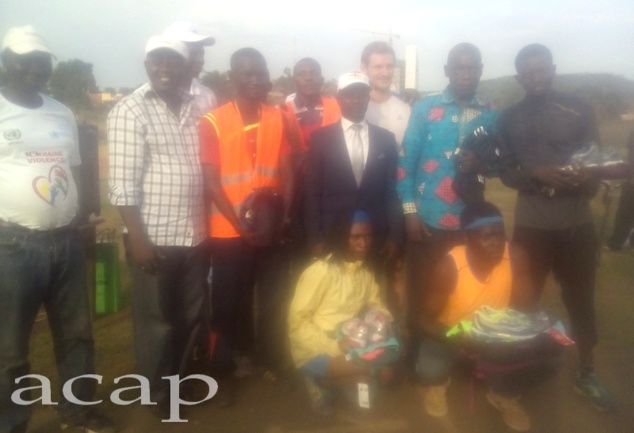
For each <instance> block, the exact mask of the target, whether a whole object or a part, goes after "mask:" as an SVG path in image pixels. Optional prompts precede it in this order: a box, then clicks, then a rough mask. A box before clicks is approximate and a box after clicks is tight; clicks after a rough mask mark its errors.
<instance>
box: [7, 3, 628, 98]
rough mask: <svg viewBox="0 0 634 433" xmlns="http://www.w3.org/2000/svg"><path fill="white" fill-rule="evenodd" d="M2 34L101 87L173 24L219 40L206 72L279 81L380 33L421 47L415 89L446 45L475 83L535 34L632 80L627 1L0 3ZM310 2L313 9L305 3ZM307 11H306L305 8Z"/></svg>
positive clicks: (332, 66)
mask: <svg viewBox="0 0 634 433" xmlns="http://www.w3.org/2000/svg"><path fill="white" fill-rule="evenodd" d="M1 4H2V8H1V9H2V13H1V14H0V32H2V34H3V35H4V33H6V31H7V29H8V28H9V27H12V26H16V25H26V24H32V25H34V26H35V27H36V29H37V30H38V31H39V32H40V33H42V34H43V35H44V36H45V37H46V39H47V40H48V41H49V44H50V45H51V47H52V49H53V50H54V51H55V53H56V55H57V58H58V60H59V61H64V60H69V59H73V58H78V59H81V60H83V61H86V62H90V63H92V64H93V66H94V74H95V78H96V80H97V84H98V85H99V86H100V87H101V88H104V87H117V88H118V87H121V86H126V87H133V86H136V85H138V84H141V83H143V82H144V81H145V79H146V77H145V72H144V69H143V57H144V51H143V50H144V46H145V42H146V41H147V39H148V38H149V37H150V36H152V35H154V34H158V33H161V32H162V31H163V29H164V28H165V27H166V26H167V25H168V24H169V23H170V22H172V21H174V20H189V21H192V22H194V23H195V24H196V25H197V26H198V27H199V29H200V30H201V31H203V32H205V33H207V34H210V35H212V36H214V37H215V38H216V45H215V46H213V47H209V48H207V50H206V53H207V55H206V59H207V63H206V65H205V69H206V70H209V71H211V70H216V69H217V70H219V71H225V70H227V69H228V67H229V57H230V55H231V53H232V52H234V51H235V50H236V49H238V48H242V47H245V46H252V47H254V48H257V49H259V50H261V51H262V52H263V54H264V55H265V57H266V58H267V60H268V63H269V68H270V70H271V76H272V77H277V76H279V75H281V74H282V71H283V70H284V68H285V67H287V66H292V65H293V64H294V62H295V61H296V60H299V59H300V58H302V57H306V56H310V57H315V58H316V59H317V60H318V61H319V62H320V63H321V64H322V67H323V72H324V76H325V77H326V79H331V78H336V77H337V76H338V75H340V74H341V73H344V72H347V71H350V70H353V69H356V68H358V66H359V56H360V53H361V50H362V49H363V47H364V46H365V45H366V44H367V43H369V42H371V41H373V40H376V39H383V40H387V38H388V36H387V33H389V32H390V31H391V32H392V33H394V34H396V35H398V38H397V37H394V38H393V43H394V48H395V50H396V53H397V55H399V56H402V55H403V54H404V51H405V45H407V44H414V45H416V46H417V49H418V64H419V68H418V77H419V78H418V79H419V82H418V88H419V89H423V90H436V89H441V88H443V87H444V85H445V78H444V75H443V65H444V64H445V60H446V55H447V52H448V50H449V49H450V48H451V47H452V46H453V45H455V44H457V43H459V42H463V41H467V42H472V43H474V44H476V45H477V46H478V47H480V49H481V50H482V56H483V62H484V75H483V79H487V78H496V77H500V76H505V75H512V74H514V70H513V59H514V57H515V54H516V53H517V51H518V50H519V49H520V48H521V47H523V46H524V45H526V44H529V43H533V42H540V43H543V44H545V45H547V46H549V47H550V48H551V49H552V51H553V54H554V57H555V63H556V64H557V67H558V71H559V73H575V72H610V73H613V74H618V75H622V76H625V77H627V78H630V79H634V0H478V1H473V2H471V1H468V0H444V1H429V0H391V1H372V0H366V1H354V0H352V1H351V0H321V1H319V0H312V1H306V0H305V1H301V0H294V1H281V0H265V1H262V0H229V1H223V2H220V1H213V0H1ZM311 5H314V6H311ZM310 7H314V9H313V10H310V9H309V8H310Z"/></svg>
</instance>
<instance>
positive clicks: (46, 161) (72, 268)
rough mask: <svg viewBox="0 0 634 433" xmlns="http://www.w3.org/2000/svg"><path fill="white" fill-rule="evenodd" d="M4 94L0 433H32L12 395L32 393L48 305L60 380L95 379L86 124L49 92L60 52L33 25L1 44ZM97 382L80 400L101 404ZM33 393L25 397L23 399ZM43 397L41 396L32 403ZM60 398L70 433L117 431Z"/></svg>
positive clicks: (0, 100) (77, 387)
mask: <svg viewBox="0 0 634 433" xmlns="http://www.w3.org/2000/svg"><path fill="white" fill-rule="evenodd" d="M2 64H3V66H4V68H5V69H6V78H7V83H6V86H5V87H3V88H1V89H0V191H2V194H0V257H1V259H0V432H3V433H4V432H9V433H23V432H25V431H26V429H27V423H28V421H29V418H30V407H29V406H28V405H21V404H17V403H19V401H18V402H16V400H15V398H13V397H12V393H13V391H15V390H16V389H22V388H25V387H27V386H28V385H29V383H28V382H27V381H26V379H25V380H19V381H18V383H16V379H18V378H21V377H23V376H25V375H28V374H29V373H30V371H29V370H30V366H29V363H28V354H29V337H30V334H31V329H32V327H33V323H34V321H35V317H36V315H37V313H38V311H39V309H40V307H41V306H42V305H43V306H44V307H45V309H46V312H47V314H48V320H49V324H50V328H51V332H52V334H53V341H54V346H55V355H56V360H57V367H58V371H59V375H60V378H59V379H60V382H61V383H66V382H68V381H69V380H70V379H73V378H76V377H78V376H81V375H86V374H93V373H94V366H93V357H94V349H93V339H92V330H91V322H90V309H89V303H88V296H87V290H86V276H85V263H84V250H83V244H82V240H81V238H80V235H79V233H78V231H77V228H76V227H77V225H76V223H77V222H78V221H79V220H80V219H81V218H79V217H78V215H80V212H79V207H78V193H77V186H76V184H75V179H76V178H77V176H76V169H77V168H78V166H79V165H80V163H81V160H80V158H79V145H78V140H77V125H76V123H75V117H74V115H73V113H72V112H71V111H70V110H69V109H68V108H66V107H65V106H64V105H62V104H60V103H59V102H57V101H55V100H54V99H52V98H50V97H48V96H46V95H43V94H42V93H40V91H41V90H42V88H44V86H45V85H46V82H47V81H48V79H49V78H50V76H51V73H52V70H53V67H52V54H51V51H50V49H49V48H48V47H47V46H46V43H45V41H44V40H43V39H42V37H41V36H40V35H38V34H37V33H36V32H35V30H34V29H33V27H31V26H26V27H14V28H12V29H10V30H9V32H8V33H7V35H6V37H5V38H4V40H3V43H2ZM95 386H96V381H95V380H94V379H88V378H84V379H79V380H76V381H75V382H74V384H73V387H72V391H73V394H74V396H75V398H76V399H77V400H81V401H84V402H88V401H93V400H94V399H93V396H94V393H95ZM24 394H26V393H21V394H19V396H21V397H22V399H24V400H30V398H28V397H27V398H25V395H24ZM33 397H35V396H33ZM76 403H77V402H76V401H75V402H70V401H68V400H66V398H61V399H60V402H59V405H58V409H59V415H60V418H61V422H62V428H63V429H64V428H66V427H68V426H73V427H78V428H81V431H83V432H115V430H116V429H115V428H114V425H113V424H112V422H111V421H110V420H109V419H108V418H106V417H105V416H104V415H102V414H100V413H99V412H97V411H95V410H93V409H91V408H93V407H94V406H87V405H80V404H76Z"/></svg>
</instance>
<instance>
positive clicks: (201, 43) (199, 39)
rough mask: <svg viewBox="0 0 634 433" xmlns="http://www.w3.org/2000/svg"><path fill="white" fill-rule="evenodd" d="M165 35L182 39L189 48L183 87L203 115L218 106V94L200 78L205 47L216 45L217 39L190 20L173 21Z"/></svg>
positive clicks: (174, 38)
mask: <svg viewBox="0 0 634 433" xmlns="http://www.w3.org/2000/svg"><path fill="white" fill-rule="evenodd" d="M163 36H165V37H167V38H169V39H173V40H177V41H181V42H183V43H185V44H186V45H187V48H188V49H189V63H188V68H187V69H188V74H187V75H186V76H185V77H184V80H183V87H184V88H185V89H188V91H189V93H190V94H191V95H193V96H194V102H195V104H196V106H197V107H198V109H199V110H200V112H201V115H204V114H206V113H208V112H209V111H211V110H213V109H214V108H216V107H217V106H218V100H217V99H216V95H215V94H214V92H213V91H212V90H211V89H210V88H209V87H207V86H205V85H203V84H202V83H201V82H200V81H199V80H198V77H199V76H200V73H201V72H202V69H203V66H204V64H205V47H209V46H212V45H214V44H215V43H216V40H215V39H214V38H213V37H212V36H207V35H203V34H201V33H200V32H199V31H198V29H197V28H196V26H194V24H192V23H190V22H189V21H175V22H173V23H172V24H170V26H169V27H168V28H167V29H165V31H164V32H163Z"/></svg>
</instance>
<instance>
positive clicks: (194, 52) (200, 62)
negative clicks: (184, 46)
mask: <svg viewBox="0 0 634 433" xmlns="http://www.w3.org/2000/svg"><path fill="white" fill-rule="evenodd" d="M188 47H189V62H188V68H189V76H190V77H191V78H198V76H199V75H200V73H201V72H202V71H203V66H204V65H205V48H204V47H203V46H202V45H200V44H188Z"/></svg>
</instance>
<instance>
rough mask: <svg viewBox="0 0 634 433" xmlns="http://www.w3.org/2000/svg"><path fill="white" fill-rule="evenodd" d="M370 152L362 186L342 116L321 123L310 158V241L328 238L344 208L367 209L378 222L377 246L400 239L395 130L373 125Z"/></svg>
mask: <svg viewBox="0 0 634 433" xmlns="http://www.w3.org/2000/svg"><path fill="white" fill-rule="evenodd" d="M368 135H369V140H370V143H369V147H368V158H367V161H366V164H365V170H364V172H363V178H362V180H361V185H360V186H358V187H357V182H356V181H355V179H354V173H353V172H352V165H351V163H350V157H349V156H348V150H347V149H346V142H345V139H344V136H343V128H342V127H341V122H337V123H334V124H332V125H328V126H324V127H322V128H319V129H317V130H316V131H315V132H314V133H313V134H312V136H311V138H310V140H309V148H308V155H307V158H306V177H305V196H304V197H305V198H304V218H305V226H306V231H307V235H308V242H309V245H311V246H312V245H316V244H318V243H320V242H323V241H325V240H326V238H327V236H328V233H329V230H330V228H331V226H332V223H333V222H334V220H335V218H336V217H337V215H338V214H339V213H341V212H342V211H343V210H350V209H352V210H364V211H366V212H367V213H368V214H369V215H370V217H371V219H372V223H373V228H374V233H375V242H376V246H378V247H381V246H382V245H383V243H384V241H385V240H386V239H389V240H391V241H394V242H395V243H397V244H400V243H401V240H402V236H403V213H402V210H401V203H400V200H399V198H398V195H397V192H396V160H397V144H396V140H395V139H394V134H392V133H391V132H389V131H388V130H386V129H383V128H379V127H378V126H375V125H372V124H370V125H369V130H368Z"/></svg>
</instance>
